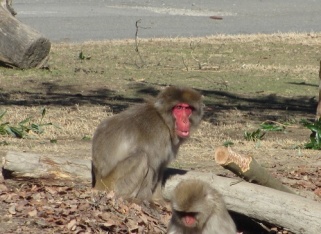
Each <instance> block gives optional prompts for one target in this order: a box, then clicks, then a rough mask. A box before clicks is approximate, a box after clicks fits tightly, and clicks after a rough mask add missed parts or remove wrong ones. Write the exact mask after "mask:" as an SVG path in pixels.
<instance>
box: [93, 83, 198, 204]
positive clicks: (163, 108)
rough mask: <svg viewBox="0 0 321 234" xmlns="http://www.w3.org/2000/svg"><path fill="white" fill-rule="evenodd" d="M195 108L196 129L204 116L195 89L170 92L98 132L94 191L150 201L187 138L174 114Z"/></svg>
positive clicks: (107, 123)
mask: <svg viewBox="0 0 321 234" xmlns="http://www.w3.org/2000/svg"><path fill="white" fill-rule="evenodd" d="M178 103H188V104H189V105H191V106H192V107H193V109H194V110H193V112H192V115H191V116H190V118H189V119H190V121H191V127H192V128H195V127H197V126H198V125H199V123H200V121H201V119H202V116H203V109H202V108H203V103H202V96H201V94H200V93H198V92H197V91H195V90H193V89H190V88H179V87H168V88H166V89H164V90H163V91H162V92H160V94H159V95H158V96H157V97H156V99H155V100H153V101H149V102H146V103H143V104H139V105H136V106H133V107H131V108H129V109H127V110H125V111H123V112H121V113H119V114H117V115H114V116H112V117H110V118H108V119H106V120H104V121H102V123H101V124H100V125H99V126H98V127H97V130H96V132H95V134H94V137H93V145H92V174H93V187H95V188H96V189H99V190H113V191H115V193H116V195H117V196H122V197H124V198H137V199H139V200H145V199H146V200H150V199H152V197H153V194H154V193H155V191H156V190H157V191H158V190H159V189H160V181H161V179H162V175H163V171H164V169H165V167H166V166H167V165H168V163H169V162H170V161H172V160H173V159H174V158H175V157H176V154H177V151H178V148H179V146H180V145H181V143H182V142H183V141H184V139H181V138H179V137H178V136H177V135H176V134H175V123H174V118H173V116H172V109H173V107H174V106H175V105H176V104H178Z"/></svg>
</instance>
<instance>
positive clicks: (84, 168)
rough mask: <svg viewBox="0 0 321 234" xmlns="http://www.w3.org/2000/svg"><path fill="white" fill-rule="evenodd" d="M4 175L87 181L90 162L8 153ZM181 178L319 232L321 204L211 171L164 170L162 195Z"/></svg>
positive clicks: (237, 205)
mask: <svg viewBox="0 0 321 234" xmlns="http://www.w3.org/2000/svg"><path fill="white" fill-rule="evenodd" d="M2 169H3V172H4V173H5V178H9V177H11V178H14V177H27V178H28V177H32V178H40V179H41V178H56V179H70V180H76V179H81V180H85V181H87V182H88V181H91V161H90V160H82V159H75V158H62V157H57V156H46V155H38V154H30V153H17V152H8V153H7V155H6V156H5V157H4V158H3V166H2ZM182 179H200V180H203V181H206V182H208V183H210V184H211V185H212V186H213V187H214V188H215V189H217V190H218V191H219V192H220V193H221V194H222V195H223V197H224V200H225V202H226V205H227V207H228V209H229V210H231V211H234V212H237V213H240V214H244V215H246V216H248V217H252V218H255V219H257V220H261V221H265V222H267V223H271V224H275V225H279V226H281V227H285V228H287V229H288V230H290V231H292V232H294V233H297V234H301V233H302V234H308V233H309V234H311V233H319V231H320V230H321V222H320V220H321V204H320V203H318V202H316V201H312V200H309V199H306V198H303V197H300V196H298V195H295V194H291V193H285V192H281V191H278V190H275V189H271V188H268V187H264V186H260V185H256V184H252V183H248V182H246V181H241V182H240V181H238V180H237V179H231V178H224V177H220V176H216V175H214V174H212V173H201V172H195V171H189V172H187V171H184V170H178V169H170V168H169V169H167V171H166V172H165V179H164V187H163V194H164V197H165V198H170V194H171V192H172V190H173V189H174V188H175V186H176V185H177V184H178V183H179V182H180V181H181V180H182Z"/></svg>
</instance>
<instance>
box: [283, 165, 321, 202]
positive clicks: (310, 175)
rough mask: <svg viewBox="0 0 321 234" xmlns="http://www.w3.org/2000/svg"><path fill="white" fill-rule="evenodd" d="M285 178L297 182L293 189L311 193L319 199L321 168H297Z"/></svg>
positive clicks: (320, 192) (320, 193)
mask: <svg viewBox="0 0 321 234" xmlns="http://www.w3.org/2000/svg"><path fill="white" fill-rule="evenodd" d="M287 178H289V179H294V180H297V182H296V183H295V185H294V187H296V188H298V189H303V190H307V191H313V192H314V194H315V195H317V196H318V197H321V180H320V178H321V168H309V167H306V166H299V167H298V169H296V170H294V171H291V172H290V173H289V174H288V175H287Z"/></svg>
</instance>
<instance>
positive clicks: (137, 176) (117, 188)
mask: <svg viewBox="0 0 321 234" xmlns="http://www.w3.org/2000/svg"><path fill="white" fill-rule="evenodd" d="M151 180H152V178H151V175H150V170H149V166H148V158H147V155H146V154H145V153H142V154H139V155H137V154H136V155H133V156H131V157H128V158H127V159H125V160H123V161H121V162H120V163H118V164H117V166H116V167H115V168H114V169H113V171H112V172H111V173H110V174H109V175H108V176H106V177H105V178H101V181H100V182H101V184H103V186H107V188H106V189H105V190H114V192H115V194H116V196H121V197H123V198H138V199H150V197H151V196H152V189H151V187H152V185H151Z"/></svg>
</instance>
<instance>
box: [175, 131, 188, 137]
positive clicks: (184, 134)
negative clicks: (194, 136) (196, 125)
mask: <svg viewBox="0 0 321 234" xmlns="http://www.w3.org/2000/svg"><path fill="white" fill-rule="evenodd" d="M176 134H177V135H178V136H180V137H182V138H185V137H189V131H182V130H178V129H176Z"/></svg>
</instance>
